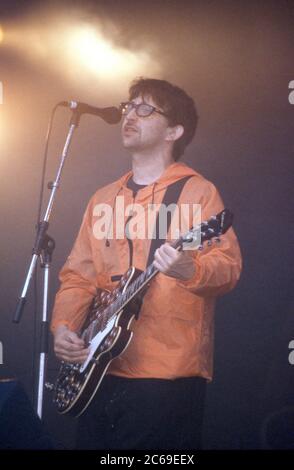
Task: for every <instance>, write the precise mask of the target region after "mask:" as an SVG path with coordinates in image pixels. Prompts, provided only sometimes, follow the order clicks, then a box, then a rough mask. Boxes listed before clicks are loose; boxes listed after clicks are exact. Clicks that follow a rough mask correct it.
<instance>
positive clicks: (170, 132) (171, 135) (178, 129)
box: [166, 124, 184, 141]
mask: <svg viewBox="0 0 294 470" xmlns="http://www.w3.org/2000/svg"><path fill="white" fill-rule="evenodd" d="M183 133H184V127H183V126H182V125H181V124H178V125H177V126H173V127H168V128H167V133H166V140H173V141H175V140H178V139H179V138H180V137H182V135H183Z"/></svg>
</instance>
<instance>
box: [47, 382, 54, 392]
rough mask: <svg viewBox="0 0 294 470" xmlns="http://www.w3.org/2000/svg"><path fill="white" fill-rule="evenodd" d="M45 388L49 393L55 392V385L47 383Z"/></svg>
mask: <svg viewBox="0 0 294 470" xmlns="http://www.w3.org/2000/svg"><path fill="white" fill-rule="evenodd" d="M45 388H46V390H49V392H53V390H54V384H52V383H50V382H46V383H45Z"/></svg>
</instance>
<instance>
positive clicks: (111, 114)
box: [58, 101, 121, 124]
mask: <svg viewBox="0 0 294 470" xmlns="http://www.w3.org/2000/svg"><path fill="white" fill-rule="evenodd" d="M58 104H59V106H66V107H69V108H70V109H72V110H73V111H75V112H76V113H78V114H79V115H81V114H93V115H94V116H99V117H101V118H102V119H103V120H104V121H106V122H107V123H108V124H117V123H118V122H119V121H120V120H121V111H120V110H119V109H118V108H115V107H114V106H111V107H109V108H96V107H95V106H90V105H89V104H86V103H80V102H79V101H61V102H60V103H58Z"/></svg>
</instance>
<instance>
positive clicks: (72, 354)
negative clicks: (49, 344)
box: [55, 349, 89, 361]
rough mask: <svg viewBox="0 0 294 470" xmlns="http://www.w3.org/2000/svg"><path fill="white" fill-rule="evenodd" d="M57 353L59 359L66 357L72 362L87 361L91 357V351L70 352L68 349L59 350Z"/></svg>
mask: <svg viewBox="0 0 294 470" xmlns="http://www.w3.org/2000/svg"><path fill="white" fill-rule="evenodd" d="M55 353H56V355H57V356H58V357H66V358H67V359H71V360H72V361H77V360H78V359H80V358H84V359H86V358H87V357H88V355H89V350H88V349H82V350H81V351H68V350H66V349H57V350H56V351H55Z"/></svg>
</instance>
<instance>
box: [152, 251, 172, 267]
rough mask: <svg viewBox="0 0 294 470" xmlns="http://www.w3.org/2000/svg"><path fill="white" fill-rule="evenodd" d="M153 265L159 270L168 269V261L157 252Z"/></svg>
mask: <svg viewBox="0 0 294 470" xmlns="http://www.w3.org/2000/svg"><path fill="white" fill-rule="evenodd" d="M154 266H155V267H156V268H157V269H159V270H160V271H161V270H166V269H168V268H169V263H168V261H167V260H166V257H165V256H164V255H162V254H161V253H159V252H157V253H156V256H154Z"/></svg>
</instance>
